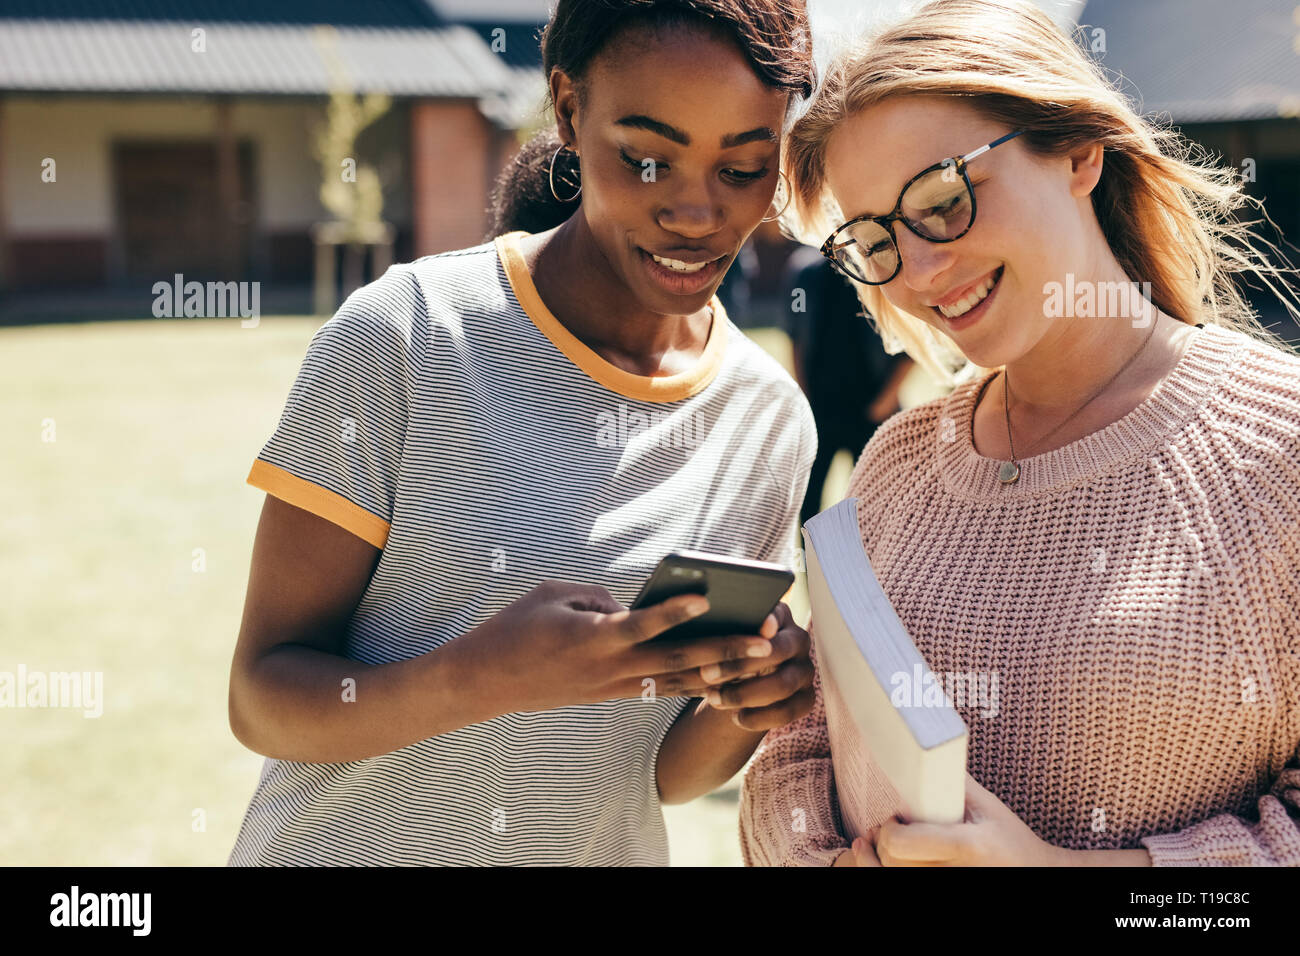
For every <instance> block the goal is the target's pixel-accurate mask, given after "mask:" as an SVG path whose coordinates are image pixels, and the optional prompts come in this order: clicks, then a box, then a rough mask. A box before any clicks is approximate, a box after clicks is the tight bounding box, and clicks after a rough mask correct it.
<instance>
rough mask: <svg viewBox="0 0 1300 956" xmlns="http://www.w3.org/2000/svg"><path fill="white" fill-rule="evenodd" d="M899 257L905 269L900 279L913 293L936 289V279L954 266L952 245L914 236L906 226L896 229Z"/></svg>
mask: <svg viewBox="0 0 1300 956" xmlns="http://www.w3.org/2000/svg"><path fill="white" fill-rule="evenodd" d="M894 234H895V236H896V237H897V239H896V242H897V243H898V252H899V255H901V256H902V258H903V267H902V270H901V272H900V274H899V277H900V278H901V279H902V280H903V284H904V285H906V286H907V287H908V288H909V289H911V290H912V291H913V292H918V293H926V292H931V291H933V289H934V281H935V278H936V277H937V276H938V275H939V274H940V273H942V272H943V271H944V270H945V269H947V268H948V267H949V266H950V265H952V261H953V259H954V255H953V250H952V245H953V244H952V243H947V242H927V241H926V240H924V239H922V238H921V237H919V236H916V235H914V234H913V233H912V232H911V231H910V230H909V229H908V228H907V227H906V226H903V225H897V226H896V227H895V233H894Z"/></svg>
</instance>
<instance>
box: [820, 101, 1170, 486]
mask: <svg viewBox="0 0 1300 956" xmlns="http://www.w3.org/2000/svg"><path fill="white" fill-rule="evenodd" d="M1008 132H1010V130H1009V129H1008V128H1007V127H1005V126H1002V125H999V124H998V123H996V122H994V121H992V120H989V119H986V118H985V117H983V116H982V115H980V114H979V113H978V112H976V111H975V110H974V109H972V108H971V107H969V106H967V105H965V104H962V103H960V102H956V101H954V100H952V99H948V98H944V97H932V96H900V97H894V98H891V99H888V100H886V101H884V102H883V103H880V104H877V105H876V106H873V107H871V108H870V109H868V110H865V111H863V112H861V113H859V114H857V115H855V116H853V117H852V118H850V119H849V120H847V121H846V122H845V123H843V124H842V125H841V126H840V127H839V128H838V129H837V130H836V131H835V133H834V134H833V135H832V136H831V139H830V141H829V142H828V146H827V181H828V185H829V186H830V189H831V192H832V193H833V194H834V196H835V199H836V201H837V202H838V203H839V204H840V206H841V208H842V210H843V212H844V215H845V217H846V218H852V217H855V216H859V215H864V214H883V213H886V212H888V211H889V210H890V209H891V208H893V205H894V202H895V201H896V200H897V198H898V192H899V190H900V189H901V188H902V187H903V184H904V183H906V182H907V181H908V180H909V179H910V178H911V177H912V176H914V175H915V174H916V173H918V172H920V171H921V170H922V169H924V168H926V167H927V166H930V165H932V164H934V163H936V162H939V161H940V160H943V159H945V158H947V157H950V156H960V155H963V154H965V153H968V152H970V151H971V150H974V149H977V148H978V147H980V146H983V145H984V144H986V143H989V142H992V141H993V140H995V139H997V138H998V137H1000V136H1002V135H1004V134H1005V133H1008ZM1102 163H1103V154H1102V150H1101V148H1100V147H1099V146H1095V145H1094V146H1091V147H1088V148H1086V149H1083V150H1080V151H1078V152H1077V153H1076V154H1075V155H1072V156H1061V157H1050V158H1049V157H1042V156H1038V155H1036V154H1034V153H1032V152H1030V151H1029V150H1028V149H1026V148H1025V146H1024V143H1023V139H1022V138H1017V139H1013V140H1011V141H1009V142H1007V143H1004V144H1002V145H1001V146H998V147H997V148H996V149H994V150H992V151H990V152H988V153H985V154H984V155H982V156H980V157H978V158H976V159H974V160H973V161H972V162H971V163H970V166H969V167H968V169H969V172H970V177H971V182H972V183H973V184H974V186H975V197H976V206H977V212H976V216H975V224H974V226H973V227H972V228H971V230H970V232H968V233H967V234H966V235H965V236H963V237H962V238H961V239H958V240H957V241H955V242H950V243H932V242H926V241H925V240H923V239H921V238H919V237H917V236H915V235H913V234H912V233H911V232H910V231H909V230H908V229H907V228H906V227H904V226H902V225H901V224H895V227H894V233H895V235H896V237H897V241H898V245H899V250H900V252H901V253H902V259H903V267H902V271H901V272H900V273H899V274H898V275H897V276H895V277H894V279H893V280H892V281H890V282H889V283H887V284H886V285H885V286H883V290H884V294H885V296H886V297H887V298H888V299H889V301H890V302H891V303H892V304H893V305H895V306H897V307H898V308H899V309H902V310H904V311H906V312H907V313H909V314H911V315H913V316H916V317H917V318H919V319H921V320H922V321H924V322H926V323H928V324H929V325H931V326H933V327H935V328H936V329H938V330H939V331H940V332H942V333H943V334H944V335H946V336H948V338H950V339H951V340H952V341H953V343H954V344H955V345H956V346H957V347H958V348H959V349H960V350H961V351H962V353H963V354H964V355H966V357H967V358H969V359H970V360H971V361H972V362H974V363H976V364H977V365H980V366H983V367H985V368H993V367H996V366H1000V365H1006V366H1007V368H1008V370H1009V374H1010V381H1011V396H1012V401H1011V426H1012V429H1013V435H1014V437H1015V441H1016V451H1017V458H1019V459H1023V458H1024V457H1025V456H1024V454H1023V452H1024V450H1025V449H1026V448H1027V447H1031V446H1034V443H1035V440H1036V439H1037V438H1038V437H1039V436H1042V435H1044V434H1046V433H1047V432H1049V431H1051V429H1052V428H1054V427H1055V426H1056V425H1057V424H1059V423H1060V422H1062V421H1063V420H1065V419H1067V418H1068V417H1069V416H1070V414H1071V413H1073V412H1074V411H1075V410H1076V409H1078V408H1079V407H1080V406H1081V405H1083V404H1084V403H1085V402H1086V401H1087V399H1088V398H1089V397H1090V396H1091V395H1093V394H1094V393H1095V392H1096V391H1097V390H1098V389H1099V388H1100V387H1101V386H1102V385H1103V384H1104V383H1105V382H1106V380H1107V379H1109V378H1110V377H1111V376H1112V375H1113V374H1115V373H1116V372H1117V371H1119V369H1120V368H1121V367H1122V366H1123V365H1124V363H1125V362H1126V361H1127V360H1128V359H1129V357H1130V356H1132V355H1133V354H1134V353H1135V352H1136V351H1137V350H1138V349H1139V348H1140V347H1142V345H1143V342H1144V340H1145V338H1146V336H1147V335H1148V333H1151V328H1150V324H1149V323H1143V324H1142V325H1141V327H1135V326H1134V324H1133V321H1132V320H1131V319H1130V318H1113V319H1101V318H1096V317H1068V316H1067V317H1055V318H1053V317H1048V315H1047V314H1046V312H1045V309H1044V298H1045V296H1044V293H1043V288H1044V286H1045V284H1046V283H1049V282H1058V283H1063V282H1064V281H1065V278H1066V274H1067V273H1073V274H1074V277H1075V282H1076V284H1077V283H1079V282H1084V281H1089V282H1098V283H1100V282H1129V281H1141V280H1142V278H1143V277H1141V276H1126V275H1125V274H1124V271H1123V269H1122V268H1121V267H1120V265H1119V263H1118V262H1117V261H1116V260H1115V257H1114V255H1113V253H1112V252H1111V250H1110V247H1109V246H1108V245H1107V243H1106V238H1105V235H1104V234H1103V233H1102V231H1101V227H1100V225H1099V224H1098V223H1097V217H1096V215H1095V214H1094V212H1093V209H1092V203H1091V199H1090V195H1091V192H1092V190H1093V188H1094V187H1095V186H1096V184H1097V181H1098V179H1099V178H1100V175H1101V171H1102ZM999 267H1004V271H1003V274H1002V277H1001V280H1000V282H999V285H998V287H997V289H996V290H995V293H994V294H995V296H996V299H995V300H994V301H993V302H991V303H990V306H989V309H988V311H987V313H986V314H985V315H984V316H983V317H982V318H980V319H979V321H977V322H976V323H975V324H974V325H972V326H970V327H969V328H965V329H957V330H949V329H948V328H947V327H946V325H945V323H944V320H943V319H942V317H940V316H939V315H938V314H937V313H936V312H935V310H934V309H933V308H931V306H932V305H934V304H935V303H937V302H939V301H941V300H944V299H945V298H949V297H951V296H952V295H953V294H955V293H959V292H961V291H962V290H964V289H968V287H969V286H971V284H972V283H974V282H976V281H978V280H980V279H983V278H985V277H986V276H988V275H989V274H990V273H993V272H995V271H996V270H997V269H998V268H999ZM1191 333H1192V328H1191V327H1190V326H1188V325H1186V324H1185V323H1183V322H1180V321H1178V320H1177V319H1174V318H1173V317H1171V316H1168V315H1165V314H1164V313H1163V312H1161V313H1159V315H1158V317H1157V319H1156V329H1155V331H1154V333H1152V338H1151V341H1150V343H1149V344H1147V345H1146V348H1145V350H1144V351H1143V353H1142V355H1141V356H1140V357H1139V358H1138V360H1137V361H1135V362H1134V364H1133V365H1132V366H1131V367H1130V368H1128V369H1127V370H1126V371H1125V372H1124V374H1123V376H1122V377H1121V378H1119V379H1117V380H1116V381H1115V383H1114V385H1113V386H1111V387H1109V388H1107V389H1106V390H1105V392H1104V394H1102V395H1101V396H1100V397H1099V398H1098V399H1097V400H1096V401H1095V402H1092V403H1091V404H1090V405H1089V406H1088V407H1087V408H1086V409H1085V410H1084V411H1083V412H1082V413H1080V414H1079V415H1078V416H1077V417H1076V418H1074V419H1073V420H1072V421H1070V422H1069V423H1068V424H1067V425H1066V426H1065V427H1064V428H1063V429H1062V430H1060V431H1059V432H1056V433H1055V434H1054V435H1052V436H1051V437H1050V438H1049V439H1048V440H1047V441H1046V442H1045V443H1043V444H1041V445H1039V446H1037V447H1033V453H1034V454H1042V453H1045V452H1047V451H1051V450H1053V449H1055V448H1059V447H1061V446H1063V445H1066V444H1069V443H1070V442H1072V441H1076V440H1078V439H1079V438H1081V437H1083V436H1085V435H1088V434H1091V433H1092V432H1094V431H1097V430H1098V429H1100V428H1103V427H1105V426H1106V425H1108V424H1110V423H1111V422H1113V421H1116V420H1118V419H1119V418H1121V417H1123V416H1124V415H1126V414H1127V413H1128V412H1130V411H1132V409H1133V408H1135V407H1136V406H1137V405H1138V404H1140V403H1141V402H1142V401H1144V400H1145V399H1146V398H1147V397H1148V396H1149V395H1150V393H1151V390H1152V389H1154V387H1155V385H1156V384H1157V383H1158V382H1159V381H1160V379H1162V378H1163V377H1164V376H1165V375H1166V374H1167V373H1168V372H1169V370H1170V369H1172V368H1173V366H1174V364H1175V363H1176V362H1177V359H1178V357H1179V356H1180V355H1181V353H1182V349H1183V348H1184V347H1185V346H1186V343H1187V338H1188V337H1189V335H1190V334H1191ZM974 432H975V434H974V440H975V448H976V450H977V451H978V452H979V453H980V454H981V455H983V456H985V457H988V458H994V459H1000V460H1007V459H1010V457H1011V454H1010V446H1009V444H1008V441H1007V427H1006V417H1005V414H1004V411H1003V392H1002V385H1001V379H999V380H998V381H997V382H994V383H993V384H992V385H990V387H989V388H988V389H986V390H985V393H984V395H983V397H982V399H981V401H980V403H979V405H978V406H977V408H976V411H975V420H974Z"/></svg>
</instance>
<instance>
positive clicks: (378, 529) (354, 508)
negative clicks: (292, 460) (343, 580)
mask: <svg viewBox="0 0 1300 956" xmlns="http://www.w3.org/2000/svg"><path fill="white" fill-rule="evenodd" d="M247 483H248V484H250V485H252V486H253V487H254V488H260V489H262V490H263V491H265V492H266V493H267V494H269V495H274V496H275V497H277V498H279V499H280V500H281V501H287V502H288V503H289V504H291V505H293V506H294V507H296V508H301V509H303V510H304V511H310V512H311V513H312V514H314V515H317V516H319V517H321V518H324V519H325V520H326V521H332V522H333V523H334V524H336V525H338V526H339V527H340V528H343V529H345V530H347V531H351V532H352V533H353V534H355V535H356V536H357V537H358V538H360V539H362V540H363V541H366V542H367V543H369V544H373V545H374V546H375V547H376V548H379V549H380V550H383V547H384V544H385V543H386V542H387V541H388V529H389V524H388V522H387V521H385V520H384V519H383V518H380V517H378V516H377V515H372V514H371V513H370V512H369V511H367V510H366V509H365V508H362V507H361V506H359V505H357V504H355V503H353V502H351V501H349V500H348V499H347V498H344V497H343V496H342V495H339V494H335V493H334V492H332V491H330V490H329V489H328V488H322V487H321V486H320V485H316V484H312V483H311V482H310V481H306V480H305V479H302V478H299V477H298V476H297V475H294V474H290V473H289V472H287V471H285V470H284V469H283V468H281V467H279V466H278V465H272V464H271V463H270V462H266V461H263V460H262V459H261V458H256V459H254V460H253V467H252V469H251V470H250V471H249V472H248V479H247Z"/></svg>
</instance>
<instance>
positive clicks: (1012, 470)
mask: <svg viewBox="0 0 1300 956" xmlns="http://www.w3.org/2000/svg"><path fill="white" fill-rule="evenodd" d="M1019 477H1020V466H1019V465H1017V464H1016V463H1015V462H1014V461H1004V462H1003V463H1002V465H1001V466H1000V467H999V468H998V481H1000V482H1002V483H1003V484H1004V485H1012V484H1015V482H1016V479H1017V478H1019Z"/></svg>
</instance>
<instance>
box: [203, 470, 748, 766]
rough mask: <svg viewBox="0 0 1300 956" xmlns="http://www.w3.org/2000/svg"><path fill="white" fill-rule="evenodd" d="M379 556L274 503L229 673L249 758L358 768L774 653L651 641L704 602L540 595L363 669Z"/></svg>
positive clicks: (742, 644) (547, 585)
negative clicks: (367, 612)
mask: <svg viewBox="0 0 1300 956" xmlns="http://www.w3.org/2000/svg"><path fill="white" fill-rule="evenodd" d="M379 553H380V552H379V550H378V549H377V548H375V547H374V546H373V545H370V544H368V543H366V542H365V541H363V540H362V539H361V538H358V537H356V536H355V535H353V534H352V533H351V532H349V531H346V530H344V529H343V528H341V527H339V526H338V525H335V524H334V523H333V522H330V521H327V520H326V519H324V518H320V517H318V516H316V515H314V514H312V513H310V512H308V511H304V510H302V509H300V508H297V507H294V506H293V505H290V504H287V503H285V502H284V501H281V500H280V499H278V498H275V497H274V496H270V495H268V496H267V499H266V503H265V504H264V505H263V508H262V518H261V521H260V522H259V524H258V529H257V538H256V540H255V541H254V544H253V560H252V568H251V570H250V573H249V580H248V595H247V597H246V599H245V603H244V618H243V622H242V624H241V626H240V631H239V641H238V644H237V645H236V647H235V655H234V660H233V662H232V663H231V668H230V704H229V706H230V729H231V730H232V731H233V732H234V735H235V737H236V738H237V739H238V740H239V741H240V743H242V744H244V745H245V746H246V747H248V748H249V749H251V750H254V751H256V752H258V753H261V754H265V755H266V756H268V757H276V758H279V759H282V760H296V761H301V762H305V763H340V762H344V761H350V760H362V759H365V758H366V757H374V756H377V755H379V754H384V753H391V752H392V751H394V750H399V749H401V748H402V747H406V746H409V745H410V744H413V743H416V742H417V741H420V740H425V739H427V738H429V737H433V736H436V735H438V734H443V733H448V732H450V731H453V730H458V729H460V728H461V727H466V726H468V725H470V724H475V723H479V722H481V721H484V720H490V719H491V718H493V717H497V716H500V715H501V714H507V713H512V712H514V711H533V710H550V709H552V708H555V707H562V706H567V705H569V704H579V703H593V702H597V701H604V700H610V699H612V698H616V697H638V696H640V694H641V688H642V683H641V682H642V680H643V679H644V678H646V677H655V678H656V680H657V682H658V684H659V686H661V687H664V688H669V687H671V688H672V689H673V690H672V693H671V696H680V697H698V696H701V695H703V694H704V693H706V692H707V691H708V689H709V686H708V684H707V683H706V682H705V681H704V679H703V678H702V677H701V676H700V673H699V668H701V667H703V666H705V665H707V664H714V663H722V662H726V661H732V660H735V659H738V658H744V657H746V649H747V647H748V644H749V643H752V642H754V641H758V642H759V643H761V644H762V645H763V646H764V647H767V646H769V645H768V642H767V641H766V640H764V639H761V638H751V639H750V640H749V641H746V640H737V639H736V638H734V637H707V638H704V637H702V638H692V639H689V640H669V641H663V642H654V641H653V639H654V638H655V637H657V636H658V635H660V634H662V633H663V632H664V631H667V630H669V629H670V628H672V627H674V626H676V625H677V624H680V623H682V622H684V621H687V620H689V619H690V618H691V617H694V616H695V615H696V614H699V613H702V612H703V610H704V608H705V607H707V601H702V600H700V599H698V598H695V597H693V596H690V595H685V596H680V597H676V598H670V599H669V600H667V601H665V602H663V603H661V604H656V605H653V606H652V607H648V608H643V609H640V610H636V611H629V610H627V609H626V608H624V607H623V606H622V605H621V604H619V603H618V602H617V601H615V600H614V598H613V597H612V596H611V595H610V594H609V592H608V591H606V590H605V589H604V588H600V587H596V586H593V585H582V584H569V583H565V582H563V581H544V582H542V583H541V584H539V585H538V586H537V587H535V588H533V589H532V590H531V591H529V592H528V593H527V594H525V595H523V596H522V597H520V598H519V599H518V600H516V601H515V602H514V603H513V604H511V605H509V606H508V607H506V608H504V609H503V610H501V611H498V612H497V613H496V614H494V615H493V616H492V617H491V618H489V619H488V620H486V621H484V622H483V623H482V624H480V625H478V627H475V628H473V629H471V630H470V631H468V632H466V633H465V634H462V635H459V636H458V637H457V638H456V639H455V640H452V641H448V642H447V643H445V644H443V645H442V646H440V647H438V648H436V649H435V650H432V651H429V652H427V653H425V654H422V655H420V656H418V657H414V658H411V659H409V660H404V661H393V662H390V663H385V664H378V665H371V664H363V663H360V662H358V661H354V660H350V659H348V658H345V657H343V656H342V651H343V644H344V637H345V634H346V627H347V622H348V621H349V619H350V618H351V616H352V613H353V612H354V611H355V610H356V606H357V603H358V602H359V601H360V600H361V596H362V594H363V593H364V592H365V589H366V585H367V584H368V583H369V581H370V578H371V575H372V574H373V573H374V569H375V566H376V564H377V562H378V559H379ZM696 605H698V606H696ZM349 679H351V681H354V682H355V685H354V686H353V685H349V684H347V683H345V682H347V681H348V680H349Z"/></svg>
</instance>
